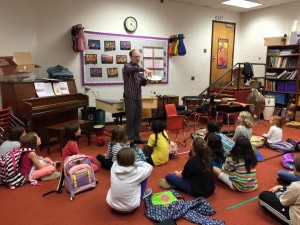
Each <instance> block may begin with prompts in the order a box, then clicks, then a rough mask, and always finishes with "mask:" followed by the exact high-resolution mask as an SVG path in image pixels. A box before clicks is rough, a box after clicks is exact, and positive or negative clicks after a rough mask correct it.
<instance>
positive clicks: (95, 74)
mask: <svg viewBox="0 0 300 225" xmlns="http://www.w3.org/2000/svg"><path fill="white" fill-rule="evenodd" d="M90 73H91V77H102V68H90Z"/></svg>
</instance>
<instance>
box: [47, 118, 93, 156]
mask: <svg viewBox="0 0 300 225" xmlns="http://www.w3.org/2000/svg"><path fill="white" fill-rule="evenodd" d="M72 123H78V124H79V126H80V128H81V130H83V131H84V132H85V133H86V135H87V139H88V145H89V146H90V145H91V136H90V121H89V120H70V121H67V122H63V123H57V124H53V125H51V126H47V127H45V129H46V133H47V136H48V140H47V154H48V155H50V145H51V143H52V142H53V140H57V139H55V138H58V139H59V143H60V151H61V153H62V147H63V141H64V140H63V139H64V134H65V128H66V126H68V125H70V124H72Z"/></svg>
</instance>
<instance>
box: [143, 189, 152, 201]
mask: <svg viewBox="0 0 300 225" xmlns="http://www.w3.org/2000/svg"><path fill="white" fill-rule="evenodd" d="M151 194H152V189H151V188H148V189H147V190H146V191H145V193H144V197H143V199H145V198H147V197H148V196H149V195H151Z"/></svg>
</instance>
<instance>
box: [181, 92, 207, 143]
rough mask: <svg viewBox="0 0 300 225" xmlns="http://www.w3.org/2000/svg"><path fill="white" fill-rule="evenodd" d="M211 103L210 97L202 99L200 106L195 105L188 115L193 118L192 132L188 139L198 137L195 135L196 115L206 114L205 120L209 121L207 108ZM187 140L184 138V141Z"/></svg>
mask: <svg viewBox="0 0 300 225" xmlns="http://www.w3.org/2000/svg"><path fill="white" fill-rule="evenodd" d="M211 102H212V100H211V97H207V98H205V97H203V100H202V103H201V105H197V106H195V107H194V109H193V111H192V112H191V114H190V115H193V116H194V132H193V133H191V134H190V137H188V138H191V139H193V138H194V136H197V135H198V133H196V126H197V113H198V114H205V113H207V118H208V119H209V115H208V111H209V107H210V106H211ZM198 116H199V115H198ZM198 120H199V118H198ZM195 134H197V135H195ZM199 136H201V135H199ZM188 138H186V140H187V139H188Z"/></svg>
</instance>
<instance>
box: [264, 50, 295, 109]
mask: <svg viewBox="0 0 300 225" xmlns="http://www.w3.org/2000/svg"><path fill="white" fill-rule="evenodd" d="M299 53H300V45H277V46H268V47H267V58H266V73H265V86H264V87H265V95H272V96H275V103H276V104H279V105H286V104H288V101H289V99H290V97H291V96H295V99H296V101H295V102H296V104H297V106H300V91H299V87H300V84H299V82H300V68H299V66H300V63H299V60H300V57H299Z"/></svg>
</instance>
